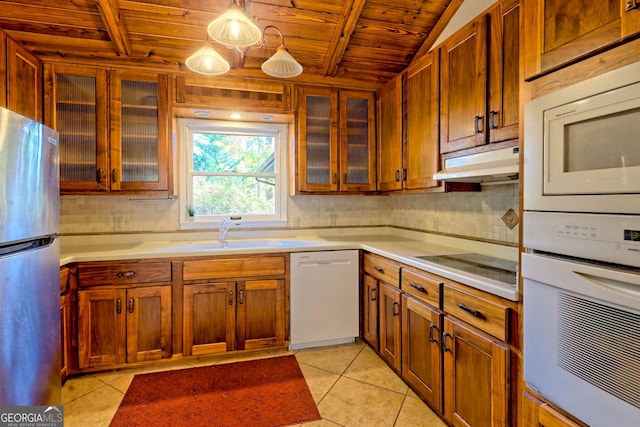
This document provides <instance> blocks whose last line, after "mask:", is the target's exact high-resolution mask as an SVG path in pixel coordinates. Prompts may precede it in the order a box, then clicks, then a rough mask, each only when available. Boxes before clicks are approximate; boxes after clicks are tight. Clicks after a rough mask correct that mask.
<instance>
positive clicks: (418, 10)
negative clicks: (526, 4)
mask: <svg viewBox="0 0 640 427" xmlns="http://www.w3.org/2000/svg"><path fill="white" fill-rule="evenodd" d="M241 3H244V6H245V10H246V12H247V15H248V16H249V17H252V18H253V19H255V20H256V22H257V24H258V26H259V27H260V28H264V27H265V26H267V25H275V26H276V27H277V28H278V29H280V30H281V31H282V32H283V34H284V37H285V44H286V47H287V48H288V49H289V52H290V53H291V54H292V55H293V57H294V58H296V60H298V62H300V63H301V64H302V66H303V67H304V73H303V74H302V75H301V76H299V77H296V78H295V79H293V81H296V82H301V83H314V84H334V83H335V82H353V84H354V86H370V87H377V86H379V85H380V84H382V83H383V82H385V81H387V80H388V79H390V78H391V77H393V76H394V75H396V74H398V73H400V72H401V71H402V70H404V69H405V68H406V67H407V65H408V64H409V63H410V62H411V61H412V60H413V59H414V57H416V54H418V55H421V54H422V53H424V52H425V51H426V50H427V49H428V48H429V47H430V45H431V43H433V41H434V40H435V37H436V36H437V35H438V34H439V33H440V32H441V31H442V29H443V28H444V25H445V24H446V23H447V22H448V21H449V19H450V18H451V16H452V15H453V13H454V12H455V10H457V8H458V7H459V6H460V4H461V3H462V0H392V1H389V0H246V2H245V1H244V0H243V1H242V2H241ZM229 4H231V0H38V1H33V0H0V29H3V30H4V31H6V32H7V33H8V34H9V35H10V36H11V37H12V38H14V39H16V40H17V41H19V42H20V43H22V44H23V45H25V46H26V47H27V48H28V49H29V50H31V51H32V52H33V53H35V54H36V55H37V56H39V57H40V58H42V59H43V60H46V61H65V62H76V63H80V64H100V65H104V64H105V63H106V64H117V65H118V66H126V67H144V68H153V69H155V70H162V71H166V72H171V73H182V72H185V73H186V72H190V71H189V70H188V69H187V68H186V67H185V65H184V61H185V59H186V58H187V57H188V56H189V55H191V54H192V53H193V52H195V51H196V50H198V49H199V48H200V47H201V46H202V45H203V43H204V42H205V39H206V28H207V25H208V24H209V22H211V21H212V20H213V19H215V18H216V17H217V16H219V15H220V14H221V13H223V12H224V11H225V9H226V8H227V7H228V6H229ZM269 34H271V33H269ZM278 46H279V39H278V37H277V35H273V36H271V35H270V36H269V39H268V40H267V44H266V46H265V47H263V48H258V47H251V48H250V49H249V50H248V51H247V52H246V53H245V55H244V58H242V60H239V58H238V56H239V54H238V53H237V51H236V52H235V53H234V51H233V50H230V49H227V48H225V47H223V46H219V45H217V46H216V50H218V52H219V53H220V54H221V55H223V56H224V57H225V58H227V59H228V60H229V62H230V63H232V64H234V67H233V69H232V70H231V71H230V72H229V73H228V74H229V75H230V76H232V77H246V78H257V79H265V78H268V77H267V76H265V75H264V74H263V73H262V72H261V70H260V65H261V64H262V62H264V61H265V60H266V59H267V58H268V57H269V56H271V55H272V54H273V53H274V52H275V49H276V48H277V47H278Z"/></svg>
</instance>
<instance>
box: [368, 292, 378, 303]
mask: <svg viewBox="0 0 640 427" xmlns="http://www.w3.org/2000/svg"><path fill="white" fill-rule="evenodd" d="M369 298H370V299H371V301H375V300H377V299H378V298H377V297H376V290H375V289H371V292H370V293H369Z"/></svg>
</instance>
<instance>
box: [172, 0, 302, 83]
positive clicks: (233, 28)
mask: <svg viewBox="0 0 640 427" xmlns="http://www.w3.org/2000/svg"><path fill="white" fill-rule="evenodd" d="M238 1H239V0H232V2H231V5H230V6H229V7H228V8H227V10H226V11H225V12H224V13H223V14H222V15H220V16H219V17H218V18H216V19H215V20H213V22H211V23H210V24H209V26H208V27H207V34H208V36H209V37H210V38H211V39H213V40H214V41H216V42H218V43H220V44H222V45H224V46H226V47H228V48H230V49H232V48H233V49H237V50H238V51H240V52H241V53H244V52H246V50H248V49H249V48H250V47H251V46H254V45H255V46H257V47H260V48H262V47H264V45H265V42H266V41H267V36H266V35H265V33H266V31H267V30H268V29H274V30H275V31H277V33H278V35H279V36H280V46H279V47H278V48H277V49H276V53H275V54H274V55H273V56H271V57H270V58H269V59H267V60H266V61H265V62H264V63H263V64H262V66H261V67H260V68H261V69H262V71H263V72H264V73H265V74H267V75H269V76H271V77H278V78H292V77H296V76H298V75H300V74H301V73H302V70H303V68H302V65H300V64H299V63H298V61H296V60H295V59H294V58H293V57H292V56H291V54H290V53H289V51H288V50H287V48H286V47H285V46H284V35H283V34H282V31H280V30H279V29H278V28H277V27H275V26H273V25H267V26H266V27H265V28H264V30H262V31H260V28H258V26H257V25H256V24H254V23H253V21H251V20H250V19H249V18H248V17H247V15H245V13H244V10H243V8H242V7H241V6H240V3H238ZM242 49H245V51H243V50H242ZM185 64H186V65H187V67H188V68H189V69H190V70H192V71H195V72H197V73H200V74H208V75H218V74H224V73H226V72H227V71H229V69H230V68H231V67H230V66H229V63H228V62H227V61H226V60H225V59H224V58H223V57H222V56H221V55H220V54H219V53H218V52H216V50H215V49H214V48H213V46H211V44H210V43H207V44H206V45H205V46H204V47H202V48H201V49H200V50H198V51H197V52H196V53H194V54H193V55H191V56H190V57H188V58H187V59H186V61H185Z"/></svg>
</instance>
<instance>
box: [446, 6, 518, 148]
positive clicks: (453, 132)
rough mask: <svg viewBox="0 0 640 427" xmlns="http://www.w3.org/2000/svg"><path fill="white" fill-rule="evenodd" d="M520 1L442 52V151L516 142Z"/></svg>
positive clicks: (495, 10) (480, 21)
mask: <svg viewBox="0 0 640 427" xmlns="http://www.w3.org/2000/svg"><path fill="white" fill-rule="evenodd" d="M519 33H520V2H519V0H503V1H501V2H498V3H497V4H496V5H495V6H494V7H492V8H491V9H490V10H489V11H488V12H487V13H485V14H483V15H481V16H480V17H478V18H477V19H476V20H474V21H472V22H470V23H468V24H467V25H466V26H464V27H463V28H462V29H460V30H459V31H458V32H456V33H455V34H454V35H453V36H452V37H450V38H449V39H447V40H446V41H445V42H444V43H443V44H442V45H441V48H440V57H441V72H440V76H441V80H440V84H441V96H440V126H441V127H440V151H441V153H449V152H452V151H458V150H463V149H468V148H473V147H477V146H481V145H485V144H488V143H494V142H501V141H507V140H512V139H517V138H518V123H519V82H520V79H519V75H520V65H519V64H520V60H519V52H520V48H519V46H520V42H519V40H520V39H519V37H520V34H519Z"/></svg>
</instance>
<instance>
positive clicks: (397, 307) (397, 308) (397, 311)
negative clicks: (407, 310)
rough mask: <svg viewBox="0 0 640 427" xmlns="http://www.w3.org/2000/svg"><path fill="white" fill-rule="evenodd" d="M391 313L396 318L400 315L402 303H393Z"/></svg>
mask: <svg viewBox="0 0 640 427" xmlns="http://www.w3.org/2000/svg"><path fill="white" fill-rule="evenodd" d="M391 313H393V315H394V316H397V315H399V314H400V303H399V302H398V301H394V302H393V304H392V310H391Z"/></svg>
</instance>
